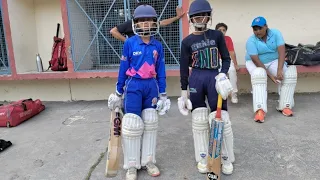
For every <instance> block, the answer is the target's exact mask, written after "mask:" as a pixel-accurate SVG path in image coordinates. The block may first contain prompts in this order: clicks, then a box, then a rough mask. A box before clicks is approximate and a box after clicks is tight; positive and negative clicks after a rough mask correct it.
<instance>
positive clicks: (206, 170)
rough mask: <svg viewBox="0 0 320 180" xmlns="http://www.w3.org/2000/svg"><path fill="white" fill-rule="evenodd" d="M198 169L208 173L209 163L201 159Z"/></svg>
mask: <svg viewBox="0 0 320 180" xmlns="http://www.w3.org/2000/svg"><path fill="white" fill-rule="evenodd" d="M197 168H198V171H199V172H200V173H202V174H204V173H207V172H208V169H207V164H206V163H205V162H202V161H199V162H198V165H197Z"/></svg>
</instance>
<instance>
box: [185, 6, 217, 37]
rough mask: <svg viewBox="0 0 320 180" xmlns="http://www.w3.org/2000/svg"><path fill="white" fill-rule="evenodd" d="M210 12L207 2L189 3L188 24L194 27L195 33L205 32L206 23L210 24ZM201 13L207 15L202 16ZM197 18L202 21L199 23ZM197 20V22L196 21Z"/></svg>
mask: <svg viewBox="0 0 320 180" xmlns="http://www.w3.org/2000/svg"><path fill="white" fill-rule="evenodd" d="M211 12H212V8H211V5H210V3H209V2H208V1H207V0H195V1H193V2H192V3H191V5H190V8H189V12H188V18H189V23H192V25H193V26H194V27H195V31H198V32H203V31H206V30H207V24H208V22H211V23H212V21H211ZM202 13H207V15H202ZM199 18H200V20H201V18H202V20H201V21H200V22H199ZM196 19H197V20H196Z"/></svg>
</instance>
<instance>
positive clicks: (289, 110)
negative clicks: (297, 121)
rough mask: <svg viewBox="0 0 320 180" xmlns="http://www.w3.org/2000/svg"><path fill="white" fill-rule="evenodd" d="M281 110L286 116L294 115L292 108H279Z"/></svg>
mask: <svg viewBox="0 0 320 180" xmlns="http://www.w3.org/2000/svg"><path fill="white" fill-rule="evenodd" d="M277 110H278V111H279V112H281V113H282V114H283V115H284V116H287V117H290V116H293V112H292V110H291V109H290V108H284V109H283V110H279V109H277Z"/></svg>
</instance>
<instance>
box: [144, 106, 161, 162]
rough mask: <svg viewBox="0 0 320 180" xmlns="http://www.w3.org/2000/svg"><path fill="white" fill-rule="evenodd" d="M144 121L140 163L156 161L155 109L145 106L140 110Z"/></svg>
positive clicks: (156, 124) (156, 120) (156, 121)
mask: <svg viewBox="0 0 320 180" xmlns="http://www.w3.org/2000/svg"><path fill="white" fill-rule="evenodd" d="M142 119H143V121H144V132H143V136H142V156H141V165H142V166H145V165H146V164H147V163H148V162H152V163H156V157H155V156H156V144H157V129H158V114H157V112H156V110H155V109H153V108H147V109H144V110H143V111H142Z"/></svg>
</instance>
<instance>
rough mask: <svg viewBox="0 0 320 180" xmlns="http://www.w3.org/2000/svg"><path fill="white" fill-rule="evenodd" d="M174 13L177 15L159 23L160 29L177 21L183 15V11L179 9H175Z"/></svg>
mask: <svg viewBox="0 0 320 180" xmlns="http://www.w3.org/2000/svg"><path fill="white" fill-rule="evenodd" d="M176 13H177V15H176V16H175V17H172V18H169V19H165V20H162V21H160V26H161V27H163V26H167V25H169V24H171V23H173V22H175V21H177V20H179V19H180V18H181V17H182V16H183V15H184V14H185V12H184V11H183V9H182V8H181V7H177V8H176Z"/></svg>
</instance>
